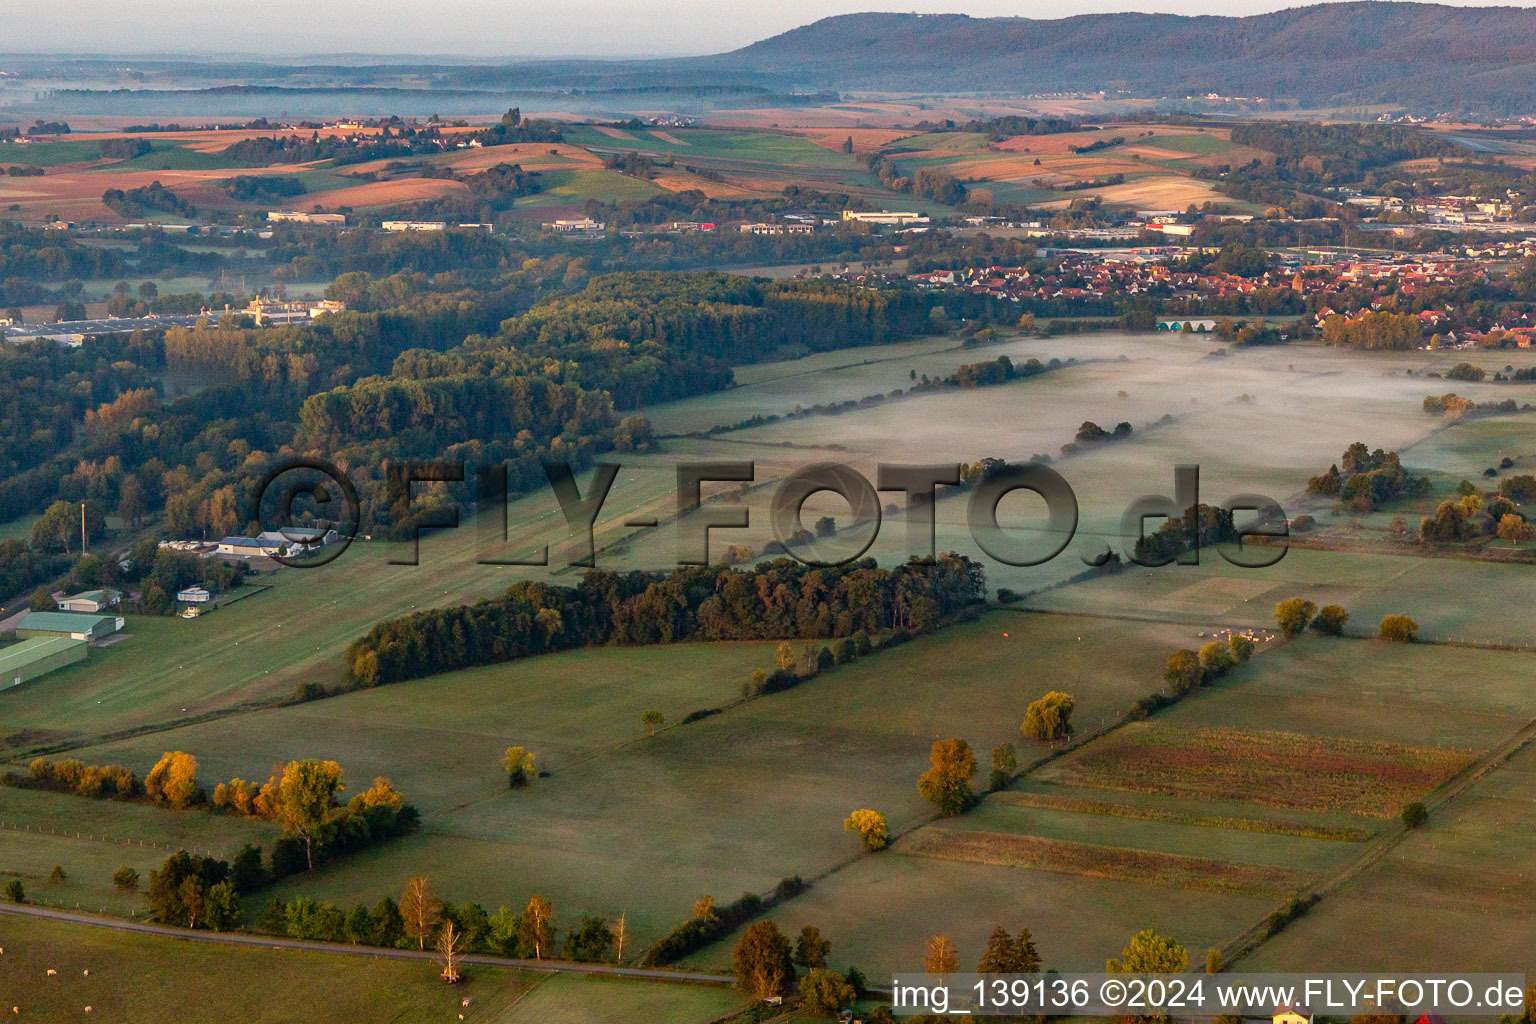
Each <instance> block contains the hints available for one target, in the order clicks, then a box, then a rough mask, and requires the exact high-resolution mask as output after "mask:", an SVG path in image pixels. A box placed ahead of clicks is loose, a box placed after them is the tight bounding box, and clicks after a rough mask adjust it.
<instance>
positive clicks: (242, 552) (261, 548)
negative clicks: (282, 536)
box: [214, 537, 282, 558]
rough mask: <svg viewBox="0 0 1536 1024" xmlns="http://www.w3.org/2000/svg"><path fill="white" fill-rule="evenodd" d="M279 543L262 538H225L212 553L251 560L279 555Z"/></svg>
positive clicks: (280, 545)
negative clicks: (256, 557)
mask: <svg viewBox="0 0 1536 1024" xmlns="http://www.w3.org/2000/svg"><path fill="white" fill-rule="evenodd" d="M281 547H282V544H281V542H279V541H275V540H266V539H264V538H262V537H225V538H224V539H223V540H221V541H219V546H218V547H217V548H215V549H214V551H215V552H216V553H218V554H221V555H239V556H241V557H243V558H252V557H255V556H257V555H275V554H279V553H280V551H279V549H280V548H281Z"/></svg>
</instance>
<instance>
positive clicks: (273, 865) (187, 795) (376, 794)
mask: <svg viewBox="0 0 1536 1024" xmlns="http://www.w3.org/2000/svg"><path fill="white" fill-rule="evenodd" d="M197 768H198V764H197V758H196V757H194V756H192V755H191V754H188V753H185V752H183V751H180V750H175V751H166V753H165V754H163V755H161V757H160V760H159V761H157V762H156V763H155V766H154V767H153V768H152V769H150V771H149V773H148V774H147V775H144V776H143V777H140V776H139V775H137V774H136V773H135V772H133V770H132V769H129V768H125V767H123V766H122V765H110V764H109V765H96V764H86V763H84V762H82V761H80V760H78V759H75V758H67V759H64V760H61V761H49V760H48V759H46V758H37V759H36V760H34V761H33V762H32V763H31V765H30V766H29V767H28V770H27V774H25V775H22V774H20V773H18V772H14V771H13V772H7V773H6V774H5V775H4V776H3V777H0V781H3V782H4V784H5V785H7V786H14V787H17V788H21V789H41V790H47V791H50V792H55V793H69V794H72V795H75V796H82V797H89V798H95V799H110V800H118V801H132V802H138V803H146V804H151V805H154V806H160V807H166V808H169V809H171V810H177V811H184V810H188V809H190V808H203V809H206V810H209V811H211V812H215V813H226V814H239V815H243V816H245V817H253V818H262V819H266V820H269V821H274V822H277V823H278V824H279V825H281V826H282V828H283V832H284V835H283V837H282V838H280V839H279V840H277V842H276V843H274V844H273V847H272V854H271V859H270V864H269V866H268V867H266V868H262V867H260V864H261V862H260V858H259V856H258V858H257V860H256V869H255V871H254V872H252V873H254V874H257V875H258V876H259V882H258V883H257V884H265V882H266V881H269V880H271V879H275V878H284V877H287V876H288V875H293V874H297V873H298V872H300V871H305V870H310V869H312V868H314V866H315V865H316V864H321V863H324V862H325V861H327V860H329V859H332V858H334V857H337V856H340V855H342V854H346V853H351V852H354V851H356V850H360V849H363V848H364V847H367V846H371V845H373V844H376V843H380V842H384V841H385V840H388V839H393V838H396V837H398V836H403V835H407V834H409V833H411V832H414V831H416V829H417V828H418V827H419V826H420V821H421V816H420V814H419V813H418V812H417V810H416V808H415V807H413V806H412V805H410V804H408V803H406V802H405V799H404V798H403V797H402V796H401V795H400V793H399V792H398V791H396V790H395V788H394V787H393V786H392V785H391V784H390V781H389V780H388V779H386V778H382V777H380V778H375V779H374V780H373V784H372V785H371V786H370V787H369V788H367V789H365V790H362V791H361V792H359V793H357V794H356V795H354V796H353V797H352V798H351V799H350V800H348V801H347V802H346V803H342V802H341V801H340V800H339V799H338V798H339V795H340V794H341V793H342V792H343V791H344V790H345V788H346V787H345V786H344V785H343V784H342V774H343V773H342V769H341V767H340V766H339V765H338V764H336V762H334V761H315V760H305V761H290V762H289V763H288V764H287V765H286V766H285V767H283V768H282V769H281V771H274V772H273V773H272V777H271V779H269V780H268V781H267V783H266V784H265V785H263V786H255V785H254V784H252V783H247V782H245V781H244V780H242V779H232V780H231V781H229V782H227V783H220V784H219V785H218V786H216V787H215V789H214V793H213V796H212V797H210V796H209V794H208V792H207V791H206V790H205V789H204V788H203V786H202V785H201V783H200V782H199V781H198V778H197Z"/></svg>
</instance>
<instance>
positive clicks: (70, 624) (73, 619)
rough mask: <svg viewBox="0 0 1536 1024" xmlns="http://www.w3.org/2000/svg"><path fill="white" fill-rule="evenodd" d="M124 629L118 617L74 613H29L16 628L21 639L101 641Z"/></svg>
mask: <svg viewBox="0 0 1536 1024" xmlns="http://www.w3.org/2000/svg"><path fill="white" fill-rule="evenodd" d="M122 628H123V620H122V618H121V616H117V615H76V614H75V613H73V612H28V613H27V614H26V615H24V616H22V619H21V623H20V624H19V625H18V626H17V627H16V635H17V636H19V637H36V636H63V637H69V638H71V639H74V640H100V639H101V638H102V637H104V636H110V635H111V634H113V633H115V632H117V631H118V630H120V629H122Z"/></svg>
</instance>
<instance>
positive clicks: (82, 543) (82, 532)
mask: <svg viewBox="0 0 1536 1024" xmlns="http://www.w3.org/2000/svg"><path fill="white" fill-rule="evenodd" d="M85 547H86V536H85V502H83V501H82V502H81V503H80V553H81V554H82V555H83V554H85Z"/></svg>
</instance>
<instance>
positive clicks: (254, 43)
mask: <svg viewBox="0 0 1536 1024" xmlns="http://www.w3.org/2000/svg"><path fill="white" fill-rule="evenodd" d="M1452 2H1456V0H1452ZM1476 2H1477V0H1473V3H1476ZM1461 5H1462V6H1470V4H1466V3H1463V4H1461ZM1294 6H1300V5H1299V4H1298V3H1296V2H1294V0H1292V2H1285V0H1279V2H1270V0H1059V2H1045V0H915V2H914V0H897V3H894V4H893V3H881V2H880V0H652V2H645V3H642V2H636V0H566V2H558V0H557V2H534V0H9V2H8V3H7V4H6V5H5V7H6V9H7V11H8V13H7V16H6V18H5V19H4V34H3V36H0V52H4V51H10V52H15V51H27V52H72V53H83V52H94V53H118V54H125V55H128V54H134V53H138V54H144V53H148V52H178V53H203V54H208V55H214V54H230V53H240V54H244V55H246V56H248V57H251V58H260V57H261V56H262V55H263V54H281V55H294V54H321V53H380V54H385V53H388V54H400V53H441V54H463V55H475V56H540V57H547V56H629V55H636V56H638V55H668V56H670V55H676V54H695V53H718V52H720V51H723V50H730V49H734V48H736V47H738V46H743V45H745V44H747V43H750V42H753V41H754V40H757V39H762V38H764V37H766V36H770V35H774V34H776V33H779V32H783V31H785V30H786V29H790V28H794V27H795V26H797V25H804V24H808V23H809V22H812V21H815V20H816V19H818V18H822V17H825V16H827V15H830V14H845V13H851V12H855V11H868V10H905V11H921V12H961V13H966V14H972V15H977V16H996V15H1012V16H1019V17H1032V18H1059V17H1064V16H1066V15H1071V14H1089V13H1100V12H1105V11H1123V10H1142V11H1158V12H1171V13H1177V14H1227V15H1233V14H1256V13H1259V12H1261V11H1271V10H1278V9H1280V8H1284V7H1294Z"/></svg>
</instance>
